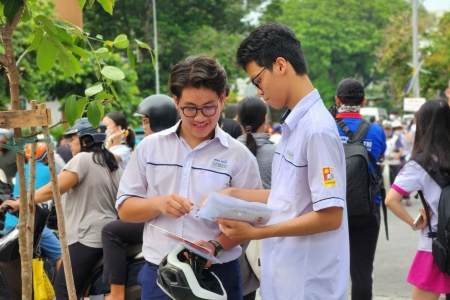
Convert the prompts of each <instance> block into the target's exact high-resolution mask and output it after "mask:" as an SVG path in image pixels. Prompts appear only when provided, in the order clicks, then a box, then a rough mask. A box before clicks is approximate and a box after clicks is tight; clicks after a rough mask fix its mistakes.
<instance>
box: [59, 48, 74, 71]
mask: <svg viewBox="0 0 450 300" xmlns="http://www.w3.org/2000/svg"><path fill="white" fill-rule="evenodd" d="M57 58H58V61H59V65H60V66H61V68H62V69H63V71H64V74H66V76H69V77H72V78H73V77H75V74H76V68H75V65H74V64H73V60H72V59H71V58H70V56H69V52H68V51H67V49H64V50H62V49H61V48H59V47H58V55H57ZM74 59H75V58H74Z"/></svg>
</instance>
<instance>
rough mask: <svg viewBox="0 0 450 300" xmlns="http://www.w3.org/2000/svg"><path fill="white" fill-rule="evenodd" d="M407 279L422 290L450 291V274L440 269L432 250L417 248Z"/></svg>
mask: <svg viewBox="0 0 450 300" xmlns="http://www.w3.org/2000/svg"><path fill="white" fill-rule="evenodd" d="M406 281H408V282H409V283H411V284H412V285H414V286H416V287H418V288H420V289H422V290H426V291H430V292H434V293H440V294H448V293H450V275H448V274H445V273H442V272H441V271H439V269H438V267H437V266H436V264H435V263H434V260H433V254H432V253H431V252H426V251H420V250H417V253H416V256H415V257H414V260H413V263H412V265H411V269H410V270H409V274H408V279H407V280H406Z"/></svg>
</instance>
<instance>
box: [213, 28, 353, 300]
mask: <svg viewBox="0 0 450 300" xmlns="http://www.w3.org/2000/svg"><path fill="white" fill-rule="evenodd" d="M237 61H238V63H239V65H240V66H241V67H243V68H244V69H245V70H246V71H247V73H248V75H249V77H250V78H251V81H252V83H253V84H254V85H255V86H256V88H257V92H258V94H259V95H261V96H262V97H263V99H264V100H265V101H266V102H267V104H269V105H270V106H271V107H273V108H275V109H280V108H282V107H284V106H287V107H288V108H289V110H288V111H287V112H286V113H285V114H284V116H283V118H282V120H281V122H280V123H281V124H282V125H281V126H282V136H281V140H280V142H279V144H278V146H277V150H276V152H275V157H274V160H273V166H272V187H271V190H262V191H251V190H244V189H236V188H231V189H227V190H224V191H223V193H225V194H229V195H231V196H234V197H237V198H241V199H244V200H247V201H256V202H262V203H267V205H269V206H270V207H273V208H274V212H273V215H272V218H271V219H270V221H269V223H268V225H267V226H264V227H253V226H252V225H250V224H249V223H245V222H239V221H231V220H224V219H218V220H217V222H218V223H219V224H220V229H221V230H222V232H224V233H225V234H226V235H227V236H229V237H231V238H236V239H264V240H263V251H262V252H263V253H262V261H261V296H262V298H263V299H271V300H276V299H282V300H290V299H292V300H294V299H295V300H301V299H327V300H344V299H347V292H348V282H349V237H348V226H347V211H346V205H345V193H346V174H345V157H344V150H343V146H342V142H341V139H340V137H339V134H338V131H337V128H336V124H335V122H334V120H333V118H332V116H331V115H330V114H329V113H328V110H327V109H326V107H325V106H324V104H323V101H322V99H321V98H320V95H319V93H318V91H317V90H316V89H314V87H313V85H312V83H311V81H310V80H309V78H308V75H307V69H306V62H305V58H304V55H303V52H302V49H301V47H300V43H299V40H298V39H297V38H296V36H295V35H294V33H293V32H292V30H291V29H289V28H288V27H287V26H285V25H282V24H279V23H268V24H265V25H261V26H260V27H258V28H257V29H255V30H254V31H253V32H252V33H251V34H250V35H249V36H248V37H247V38H246V39H245V40H244V41H243V42H242V43H241V45H240V46H239V49H238V51H237Z"/></svg>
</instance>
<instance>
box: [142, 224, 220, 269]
mask: <svg viewBox="0 0 450 300" xmlns="http://www.w3.org/2000/svg"><path fill="white" fill-rule="evenodd" d="M150 226H153V227H155V228H156V229H158V230H159V231H161V233H162V234H164V235H165V236H167V237H168V238H170V239H171V240H174V241H176V242H180V243H181V244H183V246H184V247H186V249H188V250H189V251H192V252H194V253H195V254H197V255H198V256H201V257H203V258H205V259H207V260H210V261H212V262H213V263H216V264H221V263H222V262H221V261H220V260H218V259H217V258H216V257H215V256H214V253H213V251H211V250H210V249H208V248H206V247H203V246H200V245H197V244H194V243H193V242H191V241H189V240H187V239H185V238H182V237H181V236H178V235H176V234H173V233H171V232H169V231H167V230H165V229H162V228H161V227H158V226H155V225H153V224H150Z"/></svg>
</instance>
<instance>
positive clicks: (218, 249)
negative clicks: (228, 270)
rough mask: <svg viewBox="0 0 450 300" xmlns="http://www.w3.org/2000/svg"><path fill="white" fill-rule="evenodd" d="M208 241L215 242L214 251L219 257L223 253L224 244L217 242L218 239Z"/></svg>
mask: <svg viewBox="0 0 450 300" xmlns="http://www.w3.org/2000/svg"><path fill="white" fill-rule="evenodd" d="M208 243H211V244H213V246H214V248H216V250H215V251H214V256H215V257H217V258H219V257H220V256H221V255H222V253H223V248H222V246H220V244H219V242H217V241H216V240H210V241H208Z"/></svg>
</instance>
